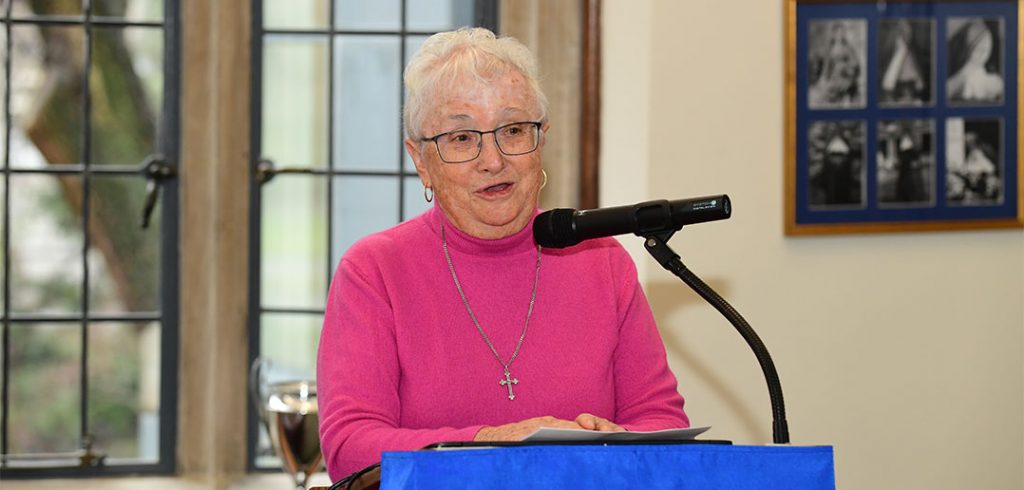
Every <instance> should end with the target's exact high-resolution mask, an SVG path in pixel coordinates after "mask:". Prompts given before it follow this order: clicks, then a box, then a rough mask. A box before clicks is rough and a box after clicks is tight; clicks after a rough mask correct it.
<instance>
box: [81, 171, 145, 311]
mask: <svg viewBox="0 0 1024 490" xmlns="http://www.w3.org/2000/svg"><path fill="white" fill-rule="evenodd" d="M90 185H91V186H92V188H91V190H90V195H89V221H90V223H89V229H90V236H89V309H90V311H94V312H100V313H117V312H127V311H156V310H158V309H159V299H158V298H159V294H160V215H161V212H160V201H162V200H158V201H157V207H156V208H155V209H154V210H153V214H152V215H151V218H150V224H149V228H147V229H142V227H141V226H140V220H141V217H142V210H143V208H144V207H145V200H146V181H145V180H144V179H142V178H140V177H99V176H95V175H94V176H93V177H92V180H91V184H90Z"/></svg>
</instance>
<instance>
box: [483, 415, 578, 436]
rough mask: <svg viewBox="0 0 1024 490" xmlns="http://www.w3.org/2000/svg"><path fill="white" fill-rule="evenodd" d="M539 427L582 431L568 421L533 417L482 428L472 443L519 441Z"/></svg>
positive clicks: (548, 417) (574, 423) (575, 424)
mask: <svg viewBox="0 0 1024 490" xmlns="http://www.w3.org/2000/svg"><path fill="white" fill-rule="evenodd" d="M541 427H551V428H554V429H582V428H583V427H582V426H581V425H580V424H578V423H576V422H572V421H569V420H562V419H556V418H554V417H550V416H547V417H534V418H532V419H526V420H522V421H519V422H513V423H511V424H505V425H499V426H497V427H484V428H483V429H480V432H477V433H476V437H474V438H473V440H474V441H521V440H523V438H524V437H526V436H528V435H530V434H532V433H533V432H534V431H535V430H537V429H539V428H541Z"/></svg>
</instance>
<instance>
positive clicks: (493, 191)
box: [477, 182, 512, 197]
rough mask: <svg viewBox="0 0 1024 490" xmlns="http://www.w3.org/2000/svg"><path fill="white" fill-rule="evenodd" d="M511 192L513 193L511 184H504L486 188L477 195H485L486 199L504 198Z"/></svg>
mask: <svg viewBox="0 0 1024 490" xmlns="http://www.w3.org/2000/svg"><path fill="white" fill-rule="evenodd" d="M510 192H512V183H511V182H502V183H500V184H494V185H492V186H489V187H484V188H483V189H480V190H479V191H477V193H479V194H481V195H483V196H484V197H502V196H505V195H507V194H508V193H510Z"/></svg>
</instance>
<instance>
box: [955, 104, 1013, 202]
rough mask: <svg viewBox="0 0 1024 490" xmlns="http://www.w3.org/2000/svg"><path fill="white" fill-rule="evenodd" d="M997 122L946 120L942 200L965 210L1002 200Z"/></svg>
mask: <svg viewBox="0 0 1024 490" xmlns="http://www.w3.org/2000/svg"><path fill="white" fill-rule="evenodd" d="M1001 126H1002V125H1001V122H1000V121H999V120H998V119H980V120H979V119H973V120H972V119H966V120H965V119H963V118H958V117H954V118H950V119H947V120H946V200H947V201H949V203H950V204H961V205H967V206H978V205H991V204H999V203H1001V202H1002V200H1003V180H1002V158H1001V152H1000V139H1001V133H1002V130H1001Z"/></svg>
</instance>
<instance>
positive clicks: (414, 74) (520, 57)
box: [402, 27, 548, 139]
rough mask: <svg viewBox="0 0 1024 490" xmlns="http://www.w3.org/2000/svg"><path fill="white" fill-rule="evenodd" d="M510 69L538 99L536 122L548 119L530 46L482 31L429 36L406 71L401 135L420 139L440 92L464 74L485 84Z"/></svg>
mask: <svg viewBox="0 0 1024 490" xmlns="http://www.w3.org/2000/svg"><path fill="white" fill-rule="evenodd" d="M510 69H513V70H516V71H517V72H519V74H520V75H522V76H523V78H524V79H526V82H527V84H528V86H529V87H530V89H531V90H532V91H533V95H534V99H535V100H536V101H537V110H538V112H539V117H540V120H544V119H545V118H547V109H548V99H547V97H546V96H545V95H544V92H543V91H541V89H540V82H539V81H538V75H537V59H536V57H534V55H533V53H531V52H530V50H529V48H527V47H526V46H524V45H523V43H521V42H519V41H518V40H516V39H515V38H512V37H500V38H499V37H497V36H495V35H494V33H493V32H491V31H489V30H487V29H484V28H480V27H475V28H462V29H459V30H456V31H449V32H439V33H437V34H434V35H433V36H430V37H429V38H427V40H426V41H425V42H424V43H423V46H422V47H420V49H419V51H417V52H416V54H415V55H413V57H412V58H411V59H410V60H409V64H408V65H407V66H406V67H405V90H406V99H405V110H404V111H403V115H402V116H403V122H404V124H405V134H406V135H407V136H408V137H409V138H412V139H419V138H422V137H423V134H422V133H421V131H422V129H421V127H420V126H421V124H422V123H423V120H424V118H425V117H426V113H427V111H428V110H429V109H430V108H431V107H430V104H431V101H433V100H435V99H436V94H437V93H438V92H439V91H440V90H441V89H447V88H452V85H451V84H453V83H454V82H455V81H456V80H458V79H459V78H460V77H463V76H469V77H473V78H475V79H476V80H478V81H480V82H482V83H487V82H489V81H493V80H494V79H495V78H496V77H500V76H504V75H506V74H507V73H508V71H509V70H510Z"/></svg>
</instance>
